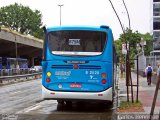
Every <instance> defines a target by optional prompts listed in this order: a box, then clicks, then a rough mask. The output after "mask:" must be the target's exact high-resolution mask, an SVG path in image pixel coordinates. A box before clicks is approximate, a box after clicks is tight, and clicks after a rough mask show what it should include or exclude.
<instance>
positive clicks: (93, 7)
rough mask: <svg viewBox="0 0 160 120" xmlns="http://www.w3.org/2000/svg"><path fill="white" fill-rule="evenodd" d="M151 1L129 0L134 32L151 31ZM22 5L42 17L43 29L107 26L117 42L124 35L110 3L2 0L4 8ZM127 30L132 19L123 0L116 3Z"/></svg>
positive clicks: (127, 0) (94, 1) (127, 1)
mask: <svg viewBox="0 0 160 120" xmlns="http://www.w3.org/2000/svg"><path fill="white" fill-rule="evenodd" d="M150 1H151V0H125V3H126V6H127V8H128V11H129V15H130V20H131V29H133V31H139V32H140V33H147V32H150V31H151V29H150V28H151V2H150ZM15 2H16V3H20V4H22V5H24V6H29V7H30V8H31V9H32V10H35V9H37V10H39V11H41V13H42V22H43V25H46V26H47V27H53V26H59V25H60V7H59V6H58V5H61V4H63V6H62V8H61V24H62V25H64V26H70V25H78V26H83V25H84V26H100V25H107V26H110V28H111V29H112V31H113V35H114V38H115V39H118V38H119V35H120V34H122V29H121V27H120V24H119V21H118V19H117V17H116V15H115V13H114V11H113V9H112V7H111V5H110V3H109V0H0V7H2V6H6V5H10V4H14V3H15ZM112 2H113V5H114V7H115V9H116V11H117V13H118V15H119V17H120V19H121V21H122V24H123V26H124V27H128V26H129V25H128V17H127V13H126V11H125V8H124V6H123V3H122V0H112Z"/></svg>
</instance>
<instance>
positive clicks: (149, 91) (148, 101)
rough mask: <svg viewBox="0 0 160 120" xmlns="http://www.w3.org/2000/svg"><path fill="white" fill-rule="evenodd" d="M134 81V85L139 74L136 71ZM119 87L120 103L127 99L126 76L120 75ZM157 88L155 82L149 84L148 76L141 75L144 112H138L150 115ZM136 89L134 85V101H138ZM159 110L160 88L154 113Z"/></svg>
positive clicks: (141, 96)
mask: <svg viewBox="0 0 160 120" xmlns="http://www.w3.org/2000/svg"><path fill="white" fill-rule="evenodd" d="M132 81H133V84H134V85H136V84H137V75H136V74H135V73H132ZM118 88H119V92H118V94H119V104H120V102H121V101H127V94H126V93H127V92H126V91H127V90H126V80H125V78H120V77H119V82H118ZM155 88H156V85H155V84H153V83H152V84H151V86H150V85H149V86H148V83H147V78H146V77H141V76H139V100H140V101H141V103H142V104H143V108H144V112H142V113H139V112H138V114H148V115H149V114H150V111H151V106H152V101H153V97H154V93H155ZM136 90H137V87H136V86H134V87H133V91H134V101H136ZM129 92H130V91H129ZM130 93H131V92H130ZM130 101H131V99H130ZM159 112H160V89H159V91H158V96H157V100H156V106H155V110H154V114H159ZM129 114H132V113H129ZM133 114H136V113H133Z"/></svg>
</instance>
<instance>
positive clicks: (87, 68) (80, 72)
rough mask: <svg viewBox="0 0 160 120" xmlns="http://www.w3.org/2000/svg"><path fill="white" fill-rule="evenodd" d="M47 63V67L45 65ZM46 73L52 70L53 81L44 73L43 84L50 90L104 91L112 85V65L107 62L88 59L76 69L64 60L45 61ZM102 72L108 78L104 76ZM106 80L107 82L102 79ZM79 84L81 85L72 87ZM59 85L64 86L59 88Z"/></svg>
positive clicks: (51, 77)
mask: <svg viewBox="0 0 160 120" xmlns="http://www.w3.org/2000/svg"><path fill="white" fill-rule="evenodd" d="M44 64H46V65H47V66H46V68H45V65H44ZM43 67H44V69H43V70H44V71H43V72H44V73H47V72H50V73H51V76H50V79H51V82H49V83H47V82H45V80H46V79H47V78H48V77H47V76H46V75H43V81H42V83H43V85H44V86H45V87H46V88H48V89H49V90H56V91H84V92H87V91H103V90H106V89H108V88H110V87H112V65H111V63H107V62H99V61H88V63H86V64H78V69H74V64H68V63H65V62H64V61H48V62H47V63H43ZM102 73H105V74H106V78H102ZM104 79H105V80H106V81H107V82H106V84H103V83H102V80H104ZM73 84H78V85H80V87H76V86H75V88H74V87H72V88H71V87H70V86H71V85H73ZM59 85H61V86H62V87H61V88H59Z"/></svg>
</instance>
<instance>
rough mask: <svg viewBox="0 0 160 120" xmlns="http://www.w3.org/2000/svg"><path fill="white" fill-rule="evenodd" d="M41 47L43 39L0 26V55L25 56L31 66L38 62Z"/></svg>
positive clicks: (40, 56)
mask: <svg viewBox="0 0 160 120" xmlns="http://www.w3.org/2000/svg"><path fill="white" fill-rule="evenodd" d="M42 48H43V40H41V39H37V38H35V37H32V36H27V35H22V34H20V33H18V32H15V31H13V30H10V29H8V28H1V31H0V57H12V58H27V59H28V60H29V64H30V66H31V65H34V64H40V60H41V58H42ZM37 59H38V61H37ZM34 60H36V61H37V63H35V61H34Z"/></svg>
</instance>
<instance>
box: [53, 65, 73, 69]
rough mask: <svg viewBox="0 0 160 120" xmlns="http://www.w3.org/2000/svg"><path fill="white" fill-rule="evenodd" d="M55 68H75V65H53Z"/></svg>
mask: <svg viewBox="0 0 160 120" xmlns="http://www.w3.org/2000/svg"><path fill="white" fill-rule="evenodd" d="M52 68H53V69H73V65H52Z"/></svg>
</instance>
